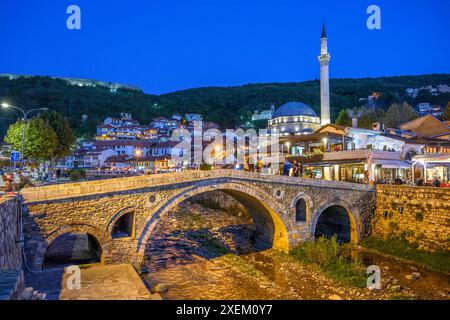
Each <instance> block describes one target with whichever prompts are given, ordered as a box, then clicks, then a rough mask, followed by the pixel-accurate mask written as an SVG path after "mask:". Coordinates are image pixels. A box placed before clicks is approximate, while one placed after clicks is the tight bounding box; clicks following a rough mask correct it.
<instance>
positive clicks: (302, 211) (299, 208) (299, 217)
mask: <svg viewBox="0 0 450 320" xmlns="http://www.w3.org/2000/svg"><path fill="white" fill-rule="evenodd" d="M295 221H297V222H306V201H305V200H304V199H299V200H298V201H297V203H296V204H295Z"/></svg>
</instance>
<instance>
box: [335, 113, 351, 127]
mask: <svg viewBox="0 0 450 320" xmlns="http://www.w3.org/2000/svg"><path fill="white" fill-rule="evenodd" d="M335 123H336V124H337V125H340V126H346V127H350V126H351V125H352V118H350V116H349V115H348V112H347V110H346V109H342V110H341V112H339V115H338V117H337V119H336V121H335Z"/></svg>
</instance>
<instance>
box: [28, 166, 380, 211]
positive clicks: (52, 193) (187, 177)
mask: <svg viewBox="0 0 450 320" xmlns="http://www.w3.org/2000/svg"><path fill="white" fill-rule="evenodd" d="M223 178H233V179H243V180H250V181H261V182H265V183H275V184H277V183H278V184H280V183H281V184H290V185H299V186H302V185H307V186H317V187H326V188H333V189H343V190H356V191H372V190H373V189H374V188H373V187H372V186H369V185H364V184H354V183H348V182H338V181H325V180H316V179H301V178H296V177H286V176H280V175H263V174H259V173H253V172H245V171H239V170H226V169H225V170H211V171H184V172H177V173H165V174H154V175H146V176H139V177H126V178H115V179H107V180H95V181H86V182H78V183H66V184H56V185H50V186H42V187H34V188H27V189H24V190H22V196H23V197H24V199H25V201H26V202H28V203H33V202H40V201H49V200H57V199H67V198H76V197H82V196H89V195H98V194H106V193H115V192H122V191H126V190H136V189H143V188H148V187H155V186H164V185H171V184H176V183H186V182H191V181H192V182H194V181H198V180H209V179H223Z"/></svg>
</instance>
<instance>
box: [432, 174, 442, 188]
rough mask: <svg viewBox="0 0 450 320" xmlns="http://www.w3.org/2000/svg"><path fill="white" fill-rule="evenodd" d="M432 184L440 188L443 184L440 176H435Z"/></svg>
mask: <svg viewBox="0 0 450 320" xmlns="http://www.w3.org/2000/svg"><path fill="white" fill-rule="evenodd" d="M431 184H432V185H433V186H434V187H436V188H439V187H440V186H441V181H440V180H439V178H438V177H434V179H433V181H432V182H431Z"/></svg>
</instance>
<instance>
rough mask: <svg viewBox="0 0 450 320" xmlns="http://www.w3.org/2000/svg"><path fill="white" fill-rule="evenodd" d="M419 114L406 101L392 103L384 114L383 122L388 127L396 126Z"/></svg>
mask: <svg viewBox="0 0 450 320" xmlns="http://www.w3.org/2000/svg"><path fill="white" fill-rule="evenodd" d="M418 116H419V115H418V114H417V112H416V111H415V110H414V109H413V107H411V106H410V105H409V104H408V103H406V102H403V103H402V104H398V103H394V104H392V105H391V106H390V107H389V109H388V111H386V114H385V115H384V124H385V125H386V126H387V127H389V128H396V127H398V126H399V125H401V124H403V123H406V122H409V121H411V120H414V119H416V118H417V117H418Z"/></svg>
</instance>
